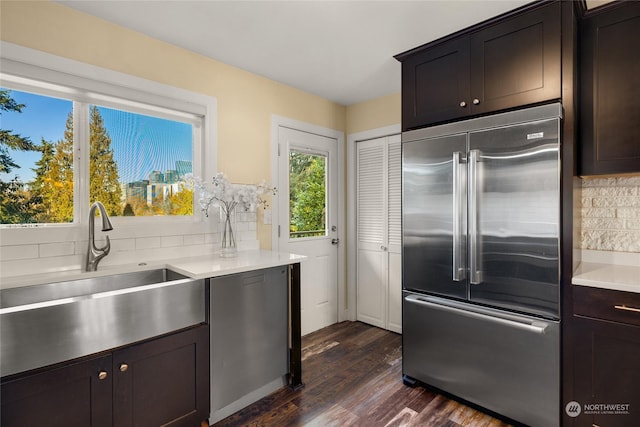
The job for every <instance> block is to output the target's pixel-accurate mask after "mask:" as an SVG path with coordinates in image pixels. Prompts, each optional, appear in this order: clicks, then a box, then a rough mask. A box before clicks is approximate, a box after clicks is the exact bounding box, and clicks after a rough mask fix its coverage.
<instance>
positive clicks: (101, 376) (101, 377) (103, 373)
mask: <svg viewBox="0 0 640 427" xmlns="http://www.w3.org/2000/svg"><path fill="white" fill-rule="evenodd" d="M106 378H107V371H100V372H98V379H99V380H104V379H106Z"/></svg>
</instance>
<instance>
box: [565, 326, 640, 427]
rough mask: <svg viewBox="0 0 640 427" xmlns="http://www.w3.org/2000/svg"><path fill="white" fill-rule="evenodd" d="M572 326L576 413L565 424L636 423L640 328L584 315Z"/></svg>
mask: <svg viewBox="0 0 640 427" xmlns="http://www.w3.org/2000/svg"><path fill="white" fill-rule="evenodd" d="M575 326H576V334H575V339H576V343H575V347H574V348H575V349H576V351H575V355H576V360H575V362H574V372H573V375H574V390H575V393H576V395H575V398H574V399H573V400H574V401H576V402H577V403H579V404H580V413H579V414H578V415H577V416H575V417H573V418H574V419H573V420H572V421H573V424H571V422H569V424H568V425H572V426H576V427H582V426H585V427H591V426H592V425H598V426H616V427H632V426H634V427H635V426H638V425H640V369H638V355H639V354H640V328H639V327H636V326H630V325H624V324H619V323H614V322H606V321H600V320H591V319H585V318H577V319H575ZM602 405H620V406H616V407H606V406H602ZM627 405H628V406H627ZM616 411H617V412H618V413H615V412H616ZM612 412H613V413H612ZM574 414H575V412H574ZM565 420H567V421H569V420H571V418H565Z"/></svg>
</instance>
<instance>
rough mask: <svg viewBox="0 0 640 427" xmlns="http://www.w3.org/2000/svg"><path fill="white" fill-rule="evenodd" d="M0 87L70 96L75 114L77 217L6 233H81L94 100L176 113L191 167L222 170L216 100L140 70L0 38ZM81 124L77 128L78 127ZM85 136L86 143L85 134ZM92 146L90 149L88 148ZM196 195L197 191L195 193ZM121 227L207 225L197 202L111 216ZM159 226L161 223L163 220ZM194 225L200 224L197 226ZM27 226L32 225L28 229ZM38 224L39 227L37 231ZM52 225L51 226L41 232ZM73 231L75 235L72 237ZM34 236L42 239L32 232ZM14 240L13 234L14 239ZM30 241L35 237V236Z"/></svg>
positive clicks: (200, 171)
mask: <svg viewBox="0 0 640 427" xmlns="http://www.w3.org/2000/svg"><path fill="white" fill-rule="evenodd" d="M0 52H1V57H0V61H1V62H0V65H1V66H0V86H3V87H6V88H9V89H14V90H19V91H25V92H31V93H36V94H40V95H44V96H53V97H56V98H62V99H67V100H70V101H72V102H73V114H74V152H75V155H74V184H75V185H74V221H73V223H66V224H25V225H9V224H2V225H0V231H2V237H3V239H4V238H6V237H14V238H17V237H18V235H20V236H21V237H26V235H27V234H29V235H31V234H38V235H42V237H44V238H45V239H44V240H41V239H39V238H38V241H39V242H46V241H59V240H58V239H60V238H62V236H65V238H64V240H70V239H69V238H70V237H72V236H74V237H75V238H73V240H78V237H79V238H80V239H82V237H81V236H82V235H83V234H84V233H83V232H81V231H78V230H84V227H86V226H87V225H88V212H89V188H88V184H87V181H88V173H89V156H88V150H89V146H88V141H89V135H88V132H89V106H90V105H98V106H104V107H107V108H115V109H120V110H124V111H128V112H132V113H137V114H145V115H151V116H154V117H160V118H164V119H169V120H177V121H182V122H187V123H191V124H192V125H193V154H192V156H193V158H192V165H193V174H194V176H196V177H200V178H201V179H205V180H206V178H205V177H211V176H213V175H215V173H216V170H217V139H216V136H217V132H216V130H217V100H216V98H214V97H211V96H208V95H204V94H200V93H195V92H191V91H187V90H184V89H181V88H177V87H174V86H168V85H165V84H163V83H158V82H154V81H150V80H146V79H142V78H139V77H136V76H132V75H128V74H124V73H120V72H116V71H112V70H108V69H105V68H101V67H97V66H93V65H90V64H85V63H82V62H78V61H74V60H69V59H66V58H62V57H58V56H55V55H51V54H47V53H44V52H40V51H35V50H33V49H29V48H24V47H21V46H17V45H14V44H11V43H7V42H0ZM77 124H79V127H78V128H77V129H76V128H75V126H76V125H77ZM81 140H82V141H85V142H84V145H86V146H84V147H83V146H82V144H81V143H80V141H81ZM85 152H86V153H85ZM194 200H195V198H194ZM111 219H112V222H113V224H114V227H115V229H118V228H120V229H123V228H125V229H135V230H136V235H143V236H144V235H149V236H151V235H156V236H157V235H160V234H165V233H161V232H160V231H159V228H164V229H166V228H167V227H165V225H168V226H171V227H170V228H171V229H172V230H175V232H173V233H171V234H181V233H184V232H202V229H203V228H204V227H203V225H202V224H203V221H204V220H203V216H202V215H200V211H199V209H198V206H197V202H195V203H194V213H193V215H192V216H181V215H180V216H141V217H123V216H116V217H113V218H111ZM158 225H160V226H161V227H158ZM194 227H195V228H194ZM27 230H29V231H27ZM36 230H40V231H36ZM43 230H49V231H43ZM71 235H72V236H71ZM33 239H34V240H36V239H37V238H36V237H35V236H34V237H33ZM11 240H13V239H11ZM28 240H31V238H29V239H28Z"/></svg>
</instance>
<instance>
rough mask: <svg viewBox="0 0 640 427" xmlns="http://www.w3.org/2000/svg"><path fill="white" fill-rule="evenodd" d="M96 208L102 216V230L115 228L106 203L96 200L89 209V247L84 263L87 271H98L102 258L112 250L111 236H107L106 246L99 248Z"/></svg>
mask: <svg viewBox="0 0 640 427" xmlns="http://www.w3.org/2000/svg"><path fill="white" fill-rule="evenodd" d="M96 208H98V209H99V210H100V216H101V217H102V231H109V230H113V225H111V221H110V220H109V216H108V215H107V211H106V209H105V208H104V205H103V204H102V203H100V202H94V203H93V204H92V205H91V209H89V244H88V248H87V258H86V261H85V264H84V267H85V268H84V269H85V271H96V270H97V269H98V263H99V262H100V260H101V259H102V258H104V257H106V256H107V255H109V251H110V250H111V242H110V241H109V236H106V238H107V244H106V245H104V247H102V248H99V247H97V246H96V241H95V224H94V221H95V217H96Z"/></svg>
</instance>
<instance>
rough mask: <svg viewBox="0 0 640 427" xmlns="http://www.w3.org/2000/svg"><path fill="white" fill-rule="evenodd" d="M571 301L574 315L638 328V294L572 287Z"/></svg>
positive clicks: (639, 305) (639, 321)
mask: <svg viewBox="0 0 640 427" xmlns="http://www.w3.org/2000/svg"><path fill="white" fill-rule="evenodd" d="M573 300H574V309H573V310H574V313H575V314H576V315H579V316H586V317H593V318H596V319H603V320H611V321H613V322H619V323H626V324H629V325H635V326H640V294H636V293H633V292H622V291H614V290H610V289H600V288H591V287H588V286H574V287H573Z"/></svg>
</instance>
